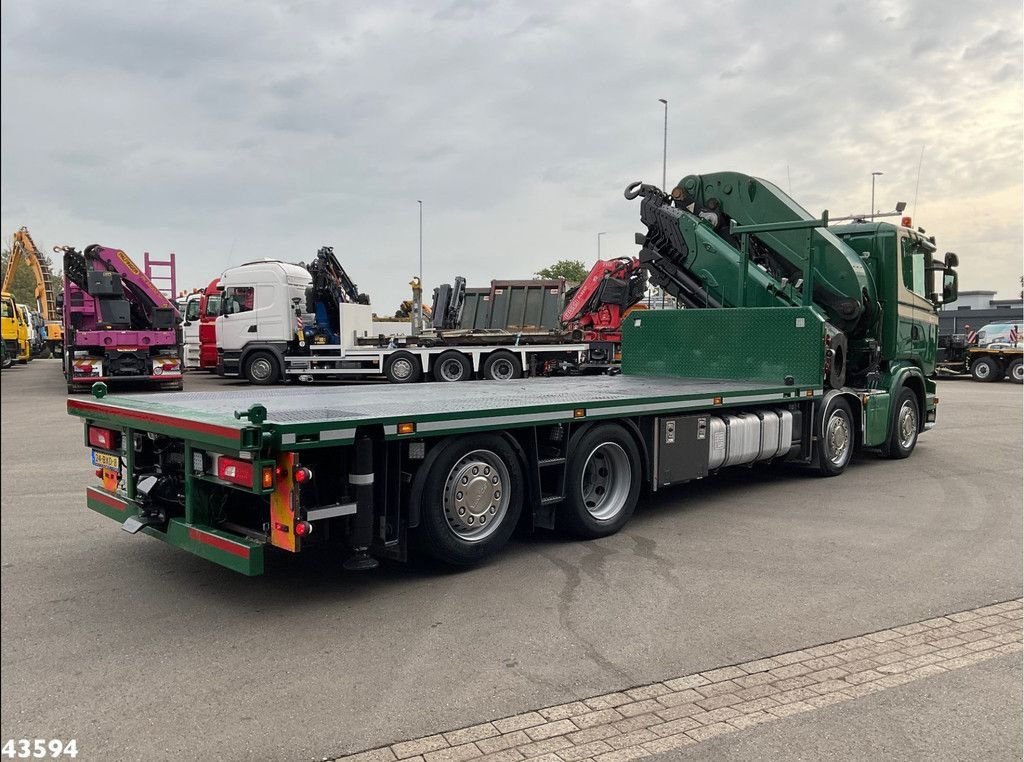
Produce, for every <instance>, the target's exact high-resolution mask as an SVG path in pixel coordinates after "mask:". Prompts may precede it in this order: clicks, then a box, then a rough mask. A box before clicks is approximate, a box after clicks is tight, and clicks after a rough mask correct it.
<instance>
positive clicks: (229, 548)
mask: <svg viewBox="0 0 1024 762" xmlns="http://www.w3.org/2000/svg"><path fill="white" fill-rule="evenodd" d="M188 537H189V539H190V540H196V541H197V542H201V543H203V544H204V545H209V546H210V547H213V548H217V550H223V551H224V552H225V553H230V554H231V555H233V556H238V557H239V558H248V557H249V548H248V547H246V546H245V545H239V544H238V543H235V542H231V540H225V539H224V538H223V537H218V536H217V535H215V534H210V533H208V532H204V531H202V530H200V529H196V528H195V527H190V528H189V530H188Z"/></svg>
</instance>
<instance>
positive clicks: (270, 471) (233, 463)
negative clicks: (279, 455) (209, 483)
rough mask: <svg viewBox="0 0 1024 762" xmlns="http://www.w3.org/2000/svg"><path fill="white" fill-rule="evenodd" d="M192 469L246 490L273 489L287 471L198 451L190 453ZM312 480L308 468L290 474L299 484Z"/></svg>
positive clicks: (311, 474) (298, 469)
mask: <svg viewBox="0 0 1024 762" xmlns="http://www.w3.org/2000/svg"><path fill="white" fill-rule="evenodd" d="M192 468H193V471H195V472H196V473H203V474H209V475H210V476H216V477H217V478H218V479H220V480H222V481H225V482H228V483H229V484H237V485H238V486H239V487H245V488H246V489H252V488H257V489H262V490H269V489H273V488H274V485H275V484H278V483H280V482H281V481H282V480H283V479H285V478H287V476H288V469H286V468H284V467H282V466H277V467H276V468H275V467H274V466H272V465H262V464H258V463H253V462H252V461H249V460H242V459H240V458H232V457H229V456H227V455H217V454H215V453H208V454H205V455H204V453H202V452H198V451H195V452H193V453H192ZM312 478H313V472H312V471H310V470H309V469H308V468H297V469H295V472H294V473H293V474H292V479H293V480H294V481H295V482H296V483H299V484H301V483H303V482H307V481H309V480H310V479H312Z"/></svg>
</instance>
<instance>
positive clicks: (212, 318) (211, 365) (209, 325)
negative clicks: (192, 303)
mask: <svg viewBox="0 0 1024 762" xmlns="http://www.w3.org/2000/svg"><path fill="white" fill-rule="evenodd" d="M220 301H221V291H220V278H214V279H213V280H212V281H210V285H209V286H207V287H206V289H205V290H204V291H203V296H202V298H200V300H199V368H200V370H208V371H210V372H211V373H212V372H213V371H215V370H216V369H217V315H219V314H220Z"/></svg>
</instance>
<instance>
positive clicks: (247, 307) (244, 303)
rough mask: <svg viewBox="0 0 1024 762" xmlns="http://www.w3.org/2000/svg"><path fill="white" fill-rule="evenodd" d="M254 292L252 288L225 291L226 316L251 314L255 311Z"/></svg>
mask: <svg viewBox="0 0 1024 762" xmlns="http://www.w3.org/2000/svg"><path fill="white" fill-rule="evenodd" d="M254 291H255V289H253V287H252V286H238V287H235V288H229V289H226V290H225V291H224V314H226V315H233V314H235V313H237V312H249V311H251V310H252V309H253V298H254Z"/></svg>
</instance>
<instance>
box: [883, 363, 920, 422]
mask: <svg viewBox="0 0 1024 762" xmlns="http://www.w3.org/2000/svg"><path fill="white" fill-rule="evenodd" d="M903 387H907V388H908V389H910V390H911V391H912V392H914V397H915V399H917V410H918V416H917V430H918V433H921V432H923V431H924V430H925V422H926V420H927V418H928V415H927V413H928V403H927V396H926V394H927V391H926V389H925V383H924V376H923V375H921V373H920V371H917V372H915V369H913V368H908V369H907V370H906V372H904V373H902V374H900V376H898V377H897V383H896V384H894V385H893V389H892V395H891V397H890V398H891V399H892V400H894V401H895V399H896V395H897V394H899V391H900V389H902V388H903Z"/></svg>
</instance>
